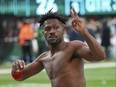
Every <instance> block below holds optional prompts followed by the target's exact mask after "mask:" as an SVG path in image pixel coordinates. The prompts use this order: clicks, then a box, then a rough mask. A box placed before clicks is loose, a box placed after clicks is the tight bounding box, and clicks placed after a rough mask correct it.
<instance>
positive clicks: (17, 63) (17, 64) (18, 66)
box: [15, 61, 20, 72]
mask: <svg viewBox="0 0 116 87" xmlns="http://www.w3.org/2000/svg"><path fill="white" fill-rule="evenodd" d="M15 66H16V72H19V71H20V70H19V68H20V64H19V62H18V61H16V62H15Z"/></svg>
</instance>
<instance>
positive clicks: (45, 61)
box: [11, 9, 106, 87]
mask: <svg viewBox="0 0 116 87" xmlns="http://www.w3.org/2000/svg"><path fill="white" fill-rule="evenodd" d="M70 13H71V16H72V26H73V28H74V29H75V31H77V32H79V33H80V34H81V35H82V36H83V37H84V39H85V41H86V42H87V44H88V45H86V44H85V43H83V42H81V41H71V42H65V41H64V39H63V34H64V31H65V29H66V25H65V22H66V21H67V20H66V18H65V17H63V16H62V15H60V14H58V13H52V12H49V13H47V14H45V15H43V16H42V17H41V18H40V25H41V28H42V32H43V35H44V37H45V39H46V41H47V43H48V47H49V51H47V52H44V53H43V54H41V55H40V56H39V57H38V58H37V59H36V60H35V61H33V62H32V63H30V64H28V65H26V66H25V63H24V61H23V60H17V61H14V62H13V64H12V73H11V74H12V76H13V78H14V79H15V80H17V81H23V80H25V79H27V78H29V77H30V76H33V75H35V74H37V73H39V72H40V71H42V70H43V69H45V70H46V72H47V74H48V76H49V79H50V81H51V85H52V87H86V82H85V77H84V62H83V60H84V59H85V60H88V61H100V60H103V59H105V58H106V55H105V53H104V50H103V49H102V47H101V46H100V44H99V43H98V42H97V41H96V40H95V39H94V38H93V37H92V36H91V35H90V34H89V33H88V31H87V30H86V29H85V27H84V23H83V21H82V20H81V19H80V18H79V17H78V15H77V14H76V11H75V10H74V9H71V11H70Z"/></svg>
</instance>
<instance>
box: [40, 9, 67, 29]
mask: <svg viewBox="0 0 116 87" xmlns="http://www.w3.org/2000/svg"><path fill="white" fill-rule="evenodd" d="M47 19H58V20H59V21H60V22H61V23H63V24H66V22H67V21H68V18H67V17H66V16H63V15H62V14H59V13H57V12H54V13H53V12H52V11H51V10H50V11H49V12H48V13H46V14H44V15H42V16H41V17H40V18H39V21H38V22H39V23H40V27H41V26H42V25H43V23H44V22H45V21H46V20H47Z"/></svg>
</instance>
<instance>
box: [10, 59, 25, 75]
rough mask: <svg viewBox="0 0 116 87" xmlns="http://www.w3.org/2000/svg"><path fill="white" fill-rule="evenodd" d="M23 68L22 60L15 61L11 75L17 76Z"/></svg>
mask: <svg viewBox="0 0 116 87" xmlns="http://www.w3.org/2000/svg"><path fill="white" fill-rule="evenodd" d="M24 67H25V62H24V61H23V60H16V61H14V62H13V63H12V73H13V74H18V73H19V72H21V71H23V69H24Z"/></svg>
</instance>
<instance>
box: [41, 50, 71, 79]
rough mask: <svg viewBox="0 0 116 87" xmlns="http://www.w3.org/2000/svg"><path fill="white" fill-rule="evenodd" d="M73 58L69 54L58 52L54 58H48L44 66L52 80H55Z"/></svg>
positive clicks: (44, 61)
mask: <svg viewBox="0 0 116 87" xmlns="http://www.w3.org/2000/svg"><path fill="white" fill-rule="evenodd" d="M70 58H71V54H69V53H68V52H62V51H60V52H57V53H55V54H54V55H53V56H50V55H49V56H47V57H46V58H45V59H44V60H43V65H44V68H45V70H46V71H47V73H48V76H49V77H50V78H55V77H56V76H57V75H58V74H59V73H60V72H61V71H62V69H64V68H65V67H66V65H67V64H68V63H69V61H70Z"/></svg>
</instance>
